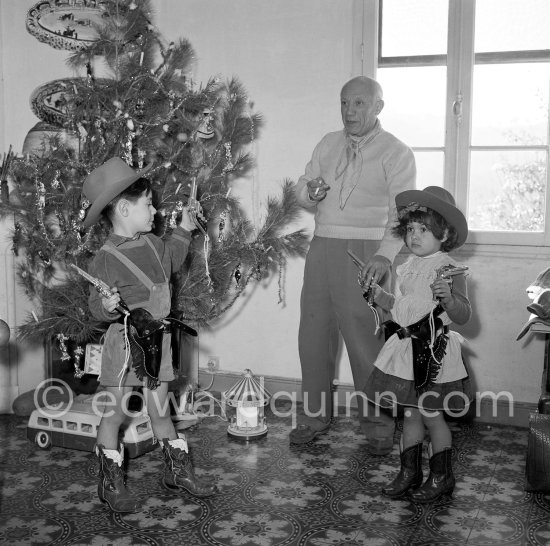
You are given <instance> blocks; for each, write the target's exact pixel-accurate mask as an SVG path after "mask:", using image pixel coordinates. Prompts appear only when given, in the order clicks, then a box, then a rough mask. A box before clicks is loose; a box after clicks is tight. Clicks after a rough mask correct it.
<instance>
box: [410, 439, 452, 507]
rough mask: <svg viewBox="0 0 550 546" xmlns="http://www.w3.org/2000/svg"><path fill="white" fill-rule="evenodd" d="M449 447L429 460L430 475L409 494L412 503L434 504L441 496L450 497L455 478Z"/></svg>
mask: <svg viewBox="0 0 550 546" xmlns="http://www.w3.org/2000/svg"><path fill="white" fill-rule="evenodd" d="M451 453H452V450H451V448H450V447H447V448H445V449H444V450H443V451H440V452H439V453H435V454H434V455H432V457H431V458H430V475H429V476H428V479H427V480H426V481H425V483H424V484H423V485H422V487H420V488H419V489H417V490H416V491H412V492H411V493H410V494H409V498H410V499H411V500H412V501H414V502H419V503H426V502H434V501H436V500H437V499H439V498H440V497H442V496H443V495H448V496H449V497H450V496H451V495H452V493H453V491H454V488H455V477H454V475H453V469H452V466H451Z"/></svg>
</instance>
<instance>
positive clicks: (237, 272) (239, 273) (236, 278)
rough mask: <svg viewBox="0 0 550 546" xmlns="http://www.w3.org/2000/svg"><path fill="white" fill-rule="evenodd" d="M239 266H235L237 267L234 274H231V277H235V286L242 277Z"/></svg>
mask: <svg viewBox="0 0 550 546" xmlns="http://www.w3.org/2000/svg"><path fill="white" fill-rule="evenodd" d="M240 267H241V264H239V265H237V267H236V268H235V273H234V274H233V276H234V277H235V281H236V282H237V284H239V283H240V282H241V277H242V273H241V269H240Z"/></svg>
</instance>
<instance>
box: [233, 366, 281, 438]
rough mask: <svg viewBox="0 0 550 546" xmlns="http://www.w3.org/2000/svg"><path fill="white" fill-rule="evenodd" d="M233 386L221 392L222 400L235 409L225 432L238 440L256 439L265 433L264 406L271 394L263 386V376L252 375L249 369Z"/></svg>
mask: <svg viewBox="0 0 550 546" xmlns="http://www.w3.org/2000/svg"><path fill="white" fill-rule="evenodd" d="M244 372H245V373H244V376H243V378H242V379H241V380H240V381H238V382H237V383H236V384H235V385H233V387H231V388H230V389H228V390H226V391H224V392H223V393H222V402H223V404H225V405H228V406H231V407H233V408H235V409H236V411H235V415H234V416H232V417H231V419H230V422H229V426H228V427H227V434H228V435H229V436H231V437H232V438H236V439H239V440H256V439H259V438H263V437H264V436H265V435H266V434H267V422H266V418H265V415H264V407H265V405H266V404H267V403H268V402H269V400H270V399H271V394H270V393H269V392H268V391H267V390H266V389H265V388H264V378H263V376H262V377H260V378H259V380H258V379H256V378H255V377H254V375H253V374H252V372H251V371H250V370H249V369H246V370H245V371H244Z"/></svg>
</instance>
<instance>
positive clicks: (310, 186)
mask: <svg viewBox="0 0 550 546" xmlns="http://www.w3.org/2000/svg"><path fill="white" fill-rule="evenodd" d="M328 190H330V186H329V185H328V184H327V183H326V182H325V181H324V180H323V179H322V178H321V177H320V176H319V177H318V178H315V179H314V180H309V181H308V183H307V194H308V196H309V198H310V199H311V201H322V200H323V199H324V198H325V197H326V196H327V191H328Z"/></svg>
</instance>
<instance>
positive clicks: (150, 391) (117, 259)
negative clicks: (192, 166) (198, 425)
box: [82, 157, 215, 512]
mask: <svg viewBox="0 0 550 546" xmlns="http://www.w3.org/2000/svg"><path fill="white" fill-rule="evenodd" d="M149 169H150V166H149V167H148V168H145V169H143V170H141V171H134V170H133V169H132V168H131V167H129V166H128V165H127V164H126V163H125V162H124V161H123V160H121V159H120V158H118V157H114V158H112V159H109V160H108V161H107V162H106V163H104V164H103V165H101V166H100V167H98V168H97V169H95V170H94V171H92V172H91V173H90V174H89V176H88V177H87V178H86V180H85V181H84V185H83V188H82V189H83V193H84V196H85V197H86V199H87V200H88V201H89V202H90V203H91V205H90V208H89V209H88V211H87V214H86V217H85V219H84V221H83V225H84V227H86V228H88V227H90V226H92V225H93V224H94V223H95V222H97V221H98V220H99V218H100V216H101V217H102V218H103V219H104V220H105V221H107V222H108V223H109V224H110V226H111V232H110V234H109V237H108V238H107V240H106V242H105V244H104V245H103V246H102V247H101V248H100V249H99V251H98V252H97V254H96V255H95V257H94V259H93V261H92V263H91V265H90V268H89V273H90V274H91V275H93V276H94V277H96V278H98V279H100V280H101V281H103V282H104V283H106V284H107V285H108V286H109V287H111V295H110V296H109V295H108V296H105V295H102V294H101V293H99V292H98V291H96V290H95V289H94V288H93V287H92V288H91V289H90V297H89V306H90V311H91V313H92V315H93V316H94V317H95V318H96V319H98V320H100V321H103V322H110V323H111V324H110V326H109V329H108V330H107V333H106V335H105V343H104V347H103V352H102V360H101V375H100V378H99V380H100V384H101V385H102V387H103V388H104V389H105V390H106V391H107V392H108V393H109V396H110V398H111V401H114V404H112V403H110V404H109V405H108V406H107V407H106V408H105V412H104V414H103V416H102V418H101V422H100V425H99V430H98V433H97V448H96V453H97V455H98V458H99V462H100V473H99V474H100V475H99V485H98V495H99V498H100V500H101V501H103V502H106V503H107V504H108V505H109V507H110V508H111V510H113V511H114V512H135V511H136V510H138V508H139V505H140V503H139V501H138V499H137V498H136V497H134V496H133V495H132V494H131V493H130V491H129V490H128V489H127V488H126V484H125V478H124V472H123V465H122V463H123V446H122V445H120V446H119V439H118V438H119V429H120V427H121V425H122V424H123V423H124V421H125V419H126V416H127V412H126V401H127V400H128V398H129V395H130V392H131V391H132V389H133V388H134V387H143V393H144V398H145V404H146V407H147V412H148V414H149V417H150V419H151V426H152V429H153V432H154V434H155V436H156V437H157V438H158V440H159V442H160V444H161V447H162V455H163V458H164V463H165V465H164V471H163V475H162V484H163V486H164V487H165V488H167V489H169V490H171V491H175V492H179V491H181V490H185V491H187V492H189V493H191V494H192V495H195V496H208V495H211V494H212V493H213V492H214V491H215V489H214V487H213V486H212V485H210V484H205V483H203V482H201V481H200V480H199V479H198V478H197V477H196V476H195V473H194V470H193V466H192V464H191V459H190V457H189V453H188V446H187V441H186V440H185V438H184V437H181V436H178V434H177V433H176V431H175V429H174V426H173V424H172V420H171V417H170V412H169V410H168V409H167V408H168V404H167V394H168V382H169V381H171V380H173V379H174V371H173V368H172V357H171V349H170V333H169V331H168V329H167V328H164V322H163V320H164V319H166V317H167V316H168V315H169V313H170V303H171V297H170V284H169V279H170V276H171V274H172V272H175V271H177V270H179V268H180V267H181V266H182V264H183V261H184V260H185V257H186V255H187V251H188V248H189V243H190V240H191V231H192V230H193V229H194V227H195V226H194V223H193V220H192V218H191V217H190V216H189V213H188V210H187V209H184V211H183V214H182V219H181V223H180V225H179V226H178V227H177V228H176V229H175V230H174V231H173V233H172V234H171V236H170V237H168V238H167V239H166V240H163V239H160V238H159V237H156V236H155V235H153V234H151V233H149V232H150V231H151V229H152V226H153V220H154V216H155V212H156V210H155V208H154V206H153V204H152V190H151V182H150V181H149V180H148V179H147V178H144V175H145V173H146V172H147V171H148V170H149ZM126 310H129V315H128V316H126V313H125V311H126ZM143 317H147V319H146V320H147V327H146V328H145V330H146V331H147V332H149V331H153V330H155V331H156V332H155V335H150V336H149V335H143V336H142V337H141V338H139V332H138V331H136V329H135V328H134V326H133V323H134V322H135V323H136V324H137V323H138V322H143ZM128 321H129V322H130V324H128ZM159 332H160V335H159ZM138 338H139V341H140V343H141V345H139V344H137V343H136V341H135V340H137V339H138Z"/></svg>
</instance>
